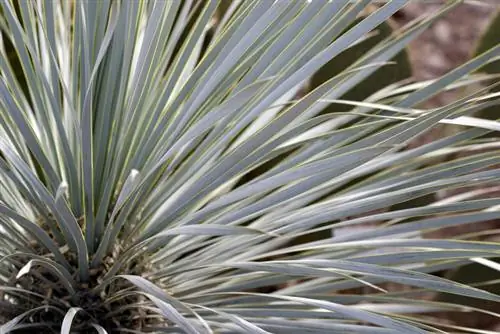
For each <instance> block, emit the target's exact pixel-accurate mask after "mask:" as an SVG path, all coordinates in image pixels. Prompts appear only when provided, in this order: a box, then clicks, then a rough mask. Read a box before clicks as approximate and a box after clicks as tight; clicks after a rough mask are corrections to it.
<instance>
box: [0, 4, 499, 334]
mask: <svg viewBox="0 0 500 334" xmlns="http://www.w3.org/2000/svg"><path fill="white" fill-rule="evenodd" d="M406 3H407V1H400V0H393V1H386V2H383V3H382V5H381V6H380V7H378V8H377V9H376V10H374V11H366V9H367V7H368V6H371V5H372V2H371V1H369V0H364V1H356V2H353V1H343V0H338V1H328V0H314V1H302V0H296V1H281V0H278V1H232V2H231V3H230V4H229V5H228V3H225V2H224V1H216V0H213V1H212V0H210V1H194V0H193V1H188V0H186V1H183V0H171V1H152V0H151V1H142V2H141V1H124V0H122V1H119V0H116V1H114V0H104V1H99V2H93V1H84V0H82V1H49V2H42V1H38V2H36V1H32V2H29V1H21V2H17V1H13V0H12V1H11V0H4V1H2V2H1V3H0V5H1V15H0V29H1V30H2V40H0V44H1V45H0V46H1V47H0V53H1V58H0V115H1V118H0V120H1V121H0V242H1V244H0V256H1V258H0V321H1V322H2V327H0V332H1V333H7V332H11V331H21V332H28V331H32V330H33V329H34V328H36V329H37V330H42V331H44V330H48V331H56V332H57V331H60V332H62V333H87V332H98V333H110V332H113V331H125V332H131V333H141V332H165V333H193V334H197V333H203V334H205V333H337V332H338V333H427V332H441V333H443V332H445V331H446V330H455V329H459V330H461V331H463V332H474V331H475V329H467V328H459V324H457V326H454V325H444V324H440V323H438V322H436V321H433V320H430V318H428V317H427V316H423V315H422V314H424V313H426V314H428V313H434V312H441V311H457V312H458V311H464V312H465V311H467V312H479V313H481V312H482V313H485V314H486V313H487V314H490V316H492V317H499V315H497V314H495V313H493V312H488V311H485V310H481V309H474V308H467V307H465V306H459V305H453V304H446V303H435V302H425V301H423V300H420V296H421V295H422V294H424V293H428V292H430V291H440V292H446V293H452V294H460V295H463V296H469V297H471V298H477V299H483V300H490V301H495V302H498V301H499V300H500V297H498V296H497V295H494V294H491V293H488V292H486V291H483V290H481V289H480V287H481V284H487V283H488V282H482V283H480V285H479V286H474V285H464V284H458V283H455V282H452V281H450V280H446V279H443V278H440V277H439V276H437V275H436V273H437V272H438V271H441V270H447V269H451V268H456V267H459V266H462V265H464V264H468V263H471V262H476V263H480V264H482V265H485V266H488V267H490V268H496V264H495V263H494V262H492V261H491V260H489V259H491V258H495V257H498V256H499V252H500V251H499V249H500V247H499V245H498V243H494V242H479V241H467V240H468V238H469V237H467V236H463V238H464V239H466V240H442V239H428V238H425V233H426V232H428V231H434V230H440V229H443V228H445V227H449V226H459V225H465V224H473V223H479V222H482V221H487V220H492V219H498V218H499V217H500V213H499V211H498V210H499V206H498V203H499V202H498V198H496V197H493V198H481V197H478V196H479V195H480V194H479V195H478V193H477V191H474V190H472V191H470V190H467V188H468V187H470V186H481V187H489V186H491V185H495V184H497V183H498V180H499V178H500V171H499V169H498V163H499V161H500V156H499V154H498V148H499V145H498V142H497V141H492V140H489V139H488V140H485V139H481V138H483V136H484V134H486V133H489V132H492V131H498V129H499V124H498V123H497V122H495V121H485V120H481V119H479V118H474V117H470V115H472V114H473V113H476V112H477V111H478V110H481V109H483V108H486V107H490V106H493V105H497V104H498V103H499V98H498V95H495V94H488V91H489V89H490V88H491V87H493V86H494V85H495V84H492V85H491V86H490V87H486V88H483V89H478V90H476V91H472V92H471V93H469V95H467V96H463V97H460V98H458V99H457V101H455V102H453V103H451V104H449V105H446V106H442V107H440V108H437V109H433V110H425V109H422V108H419V107H418V104H419V103H421V102H422V101H425V100H426V99H428V98H430V97H432V96H433V95H435V94H436V93H439V92H441V91H447V90H452V89H456V88H457V87H464V86H469V85H471V84H475V83H478V82H486V81H488V80H489V81H491V80H492V79H497V78H498V77H495V76H491V75H477V74H476V75H470V76H469V75H468V74H469V73H470V72H473V71H475V70H476V69H478V68H481V67H482V66H484V65H486V64H488V63H489V62H490V61H491V60H494V59H495V58H497V57H498V56H499V54H500V47H499V46H494V47H493V48H491V49H490V50H486V51H485V52H484V53H482V54H480V55H478V56H477V57H475V58H474V59H472V60H471V61H469V62H468V63H466V64H464V65H462V66H460V67H458V68H457V69H455V70H452V71H451V72H449V73H447V74H445V75H443V76H442V77H440V78H437V79H435V80H432V81H427V82H416V83H408V82H409V81H408V82H401V83H395V84H393V85H391V86H389V87H378V88H379V89H378V91H377V92H376V93H374V94H372V95H371V96H369V97H367V98H366V100H365V101H344V100H339V99H340V98H341V97H342V96H343V95H344V93H345V92H347V91H350V90H355V89H356V87H357V85H358V84H359V83H360V82H363V81H364V80H365V79H367V78H369V77H370V75H371V74H372V73H373V72H374V71H376V70H379V71H383V69H384V66H385V65H387V64H388V62H389V61H390V59H392V58H393V57H394V55H396V54H398V53H399V52H400V51H401V50H402V49H404V48H405V46H406V45H407V44H408V43H409V42H411V41H412V40H413V39H414V38H415V37H416V36H418V35H419V34H420V33H421V32H423V31H425V29H426V28H427V27H429V25H430V24H432V23H433V22H434V21H435V20H436V19H437V18H438V17H440V16H442V15H444V14H446V13H447V12H449V11H450V10H452V9H453V8H455V7H456V6H457V5H458V4H459V2H458V1H450V2H449V3H446V4H444V5H443V6H442V8H441V9H440V10H439V11H437V12H436V13H435V14H434V15H431V16H429V17H425V18H417V19H416V20H415V21H413V22H411V23H410V24H408V25H407V26H406V27H404V28H403V29H401V30H400V31H398V32H396V33H394V34H393V35H391V36H388V37H386V38H384V39H382V40H381V41H378V42H377V43H376V45H375V46H374V47H373V48H372V49H371V50H369V51H368V52H367V53H366V54H364V55H361V57H360V58H359V59H355V60H354V61H353V62H352V65H351V66H350V67H349V68H346V69H345V70H343V71H341V72H340V73H337V74H336V75H335V76H334V77H332V78H330V79H329V80H327V81H326V82H324V83H323V84H322V85H320V86H319V87H317V88H315V89H314V90H312V91H311V92H308V93H307V94H305V95H304V93H303V89H302V88H303V87H304V84H306V83H307V82H308V80H309V79H310V77H311V76H312V75H314V73H316V72H317V71H318V70H319V69H320V68H321V67H322V66H323V65H325V64H326V63H328V62H330V61H335V59H336V57H337V56H338V55H341V54H343V52H344V51H347V50H349V49H350V48H352V47H353V46H355V45H358V44H359V43H361V42H362V41H364V40H367V39H369V38H370V37H372V31H373V30H374V29H376V28H377V26H379V25H380V24H382V23H384V22H385V21H386V20H387V19H388V18H390V16H391V15H393V14H394V13H395V12H396V11H398V10H400V9H401V8H403V7H404V6H405V5H406ZM227 6H229V7H228V8H226V7H227ZM220 13H223V14H222V16H221V14H220ZM367 13H368V14H367ZM374 84H375V85H376V84H377V83H374ZM339 103H341V104H343V105H344V106H347V107H348V108H349V111H348V112H343V113H333V114H328V113H327V114H324V113H322V111H323V110H324V109H325V107H326V106H327V105H330V107H331V108H335V106H336V105H337V104H339ZM439 123H445V124H460V125H465V126H466V127H467V129H464V130H463V131H462V132H460V133H456V134H453V135H449V136H446V137H444V138H441V139H438V140H434V141H431V142H429V143H426V144H424V145H421V146H419V147H414V148H407V146H408V144H409V143H411V141H412V140H413V139H414V138H416V137H417V136H419V135H421V134H422V133H424V132H425V131H427V130H428V129H429V128H432V127H433V126H435V125H437V124H439ZM492 133H493V134H495V132H492ZM464 152H467V153H468V155H467V156H459V154H462V153H464ZM451 154H457V156H456V157H455V158H453V159H451V160H450V161H448V162H446V163H440V164H435V165H433V162H434V161H436V158H438V157H442V156H449V155H451ZM259 168H261V169H259ZM256 170H258V171H259V172H258V173H255V171H256ZM463 188H465V192H464V193H463V194H460V195H457V196H455V197H451V198H448V199H443V200H439V201H435V202H431V203H430V204H426V205H424V206H418V205H416V206H415V207H412V208H404V209H398V208H397V207H396V208H395V207H394V206H395V205H396V204H398V203H403V202H408V201H411V200H413V199H416V198H419V197H422V196H425V195H427V194H433V193H436V192H438V191H440V190H443V189H458V190H462V189H463ZM482 191H483V190H482ZM484 191H487V190H484ZM484 191H483V192H484ZM480 193H481V192H480ZM391 208H392V209H391ZM356 228H357V229H356ZM346 229H351V230H349V233H347V234H345V233H343V232H342V231H346ZM325 230H331V231H333V232H332V233H333V236H331V237H328V238H322V239H319V240H305V241H303V240H302V239H299V237H302V236H307V235H310V234H311V233H313V232H318V231H325ZM341 232H342V233H341ZM478 233H490V234H493V233H495V231H482V232H481V231H480V232H478ZM294 240H295V241H296V240H302V241H299V242H298V244H297V243H295V244H294V243H292V241H294ZM389 282H395V283H398V284H401V285H405V287H406V288H407V289H410V291H409V292H401V291H397V290H393V289H392V287H391V285H388V284H387V283H389ZM360 288H363V289H368V290H369V291H372V292H369V293H367V294H365V295H353V294H345V290H348V289H358V290H357V291H359V289H360ZM264 292H265V293H264ZM415 296H416V297H415ZM447 326H448V327H447Z"/></svg>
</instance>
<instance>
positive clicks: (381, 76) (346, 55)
mask: <svg viewBox="0 0 500 334" xmlns="http://www.w3.org/2000/svg"><path fill="white" fill-rule="evenodd" d="M359 21H361V18H360V19H357V20H356V21H354V22H353V25H355V24H356V23H358V22H359ZM389 22H390V21H387V22H384V23H383V24H381V25H379V26H378V27H377V28H376V29H375V30H374V31H373V32H372V33H374V35H373V36H371V37H369V38H368V39H366V40H364V41H362V42H360V43H359V44H357V45H355V46H353V47H351V48H349V49H347V50H346V51H344V52H343V53H342V54H340V55H339V56H337V57H336V58H335V59H333V60H331V61H329V62H328V63H327V64H326V65H324V66H323V67H322V68H321V69H320V70H319V71H318V72H316V74H314V75H313V77H312V79H311V82H310V89H311V90H312V89H314V88H316V87H318V86H320V85H321V84H323V83H325V82H326V81H328V80H329V79H331V78H333V77H334V76H336V75H338V74H340V73H342V72H343V71H344V70H345V69H346V68H348V67H349V66H351V65H352V64H353V63H354V62H355V61H357V60H358V59H359V58H360V57H362V56H364V55H365V54H366V53H367V52H368V51H370V50H371V49H372V48H373V47H375V46H376V45H377V44H378V43H380V42H382V41H383V40H384V39H385V38H387V37H389V36H391V34H393V33H394V31H393V29H392V27H391V24H390V23H389ZM349 28H350V27H349ZM390 62H392V63H391V64H387V65H385V66H382V67H381V68H379V69H378V70H376V71H375V72H374V73H373V74H372V75H370V76H369V77H367V78H366V79H365V80H364V81H363V82H360V83H359V84H358V85H356V87H355V88H353V89H351V90H349V91H348V92H347V93H346V94H345V95H343V96H342V99H343V100H350V101H363V100H364V99H365V98H367V97H368V96H370V95H371V94H373V93H375V92H377V91H378V90H379V89H380V87H385V86H388V85H390V84H393V83H395V82H399V81H401V80H404V79H408V78H410V77H411V75H412V71H411V65H410V61H409V58H408V52H407V51H406V49H403V50H402V51H401V52H399V53H398V54H397V55H396V56H394V57H393V58H392V59H391V60H390ZM350 109H352V107H351V106H349V105H342V104H333V105H330V106H328V107H327V108H325V110H324V111H323V113H331V112H345V111H348V110H350Z"/></svg>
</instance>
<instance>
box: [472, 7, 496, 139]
mask: <svg viewBox="0 0 500 334" xmlns="http://www.w3.org/2000/svg"><path fill="white" fill-rule="evenodd" d="M498 43H500V9H499V10H497V12H496V14H495V15H493V18H492V19H491V22H490V23H489V25H488V27H487V28H486V31H485V33H484V34H483V36H482V38H481V39H480V41H479V43H478V44H477V47H476V50H475V52H474V55H480V54H481V53H483V52H485V51H487V50H489V49H490V48H492V47H493V46H494V45H497V44H498ZM479 71H480V72H486V73H489V74H500V59H497V60H495V61H492V62H490V63H489V64H487V65H485V66H483V67H481V68H480V69H479ZM498 91H500V87H498V86H497V87H495V88H494V89H493V90H492V92H498ZM478 117H481V118H487V119H491V120H497V119H500V106H499V105H496V106H492V107H489V108H486V109H483V110H481V111H480V112H479V113H478ZM496 135H498V133H496Z"/></svg>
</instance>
